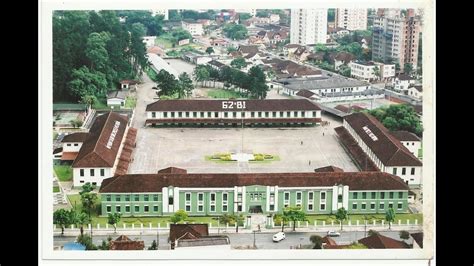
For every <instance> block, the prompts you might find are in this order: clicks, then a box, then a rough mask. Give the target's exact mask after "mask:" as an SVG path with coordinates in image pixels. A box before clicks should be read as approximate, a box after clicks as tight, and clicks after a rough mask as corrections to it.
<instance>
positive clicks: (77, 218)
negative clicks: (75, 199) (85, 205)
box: [69, 209, 89, 235]
mask: <svg viewBox="0 0 474 266" xmlns="http://www.w3.org/2000/svg"><path fill="white" fill-rule="evenodd" d="M69 217H70V222H71V224H75V225H76V226H77V227H79V228H80V232H81V235H83V234H84V224H86V223H87V222H89V217H87V214H85V213H83V212H78V211H77V210H74V209H73V210H70V211H69Z"/></svg>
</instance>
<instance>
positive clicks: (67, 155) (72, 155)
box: [61, 152, 78, 161]
mask: <svg viewBox="0 0 474 266" xmlns="http://www.w3.org/2000/svg"><path fill="white" fill-rule="evenodd" d="M77 154H78V152H63V154H62V156H61V161H74V160H75V159H76V157H77Z"/></svg>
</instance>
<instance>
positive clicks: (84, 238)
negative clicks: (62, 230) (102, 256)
mask: <svg viewBox="0 0 474 266" xmlns="http://www.w3.org/2000/svg"><path fill="white" fill-rule="evenodd" d="M76 242H77V243H80V244H82V245H84V246H85V247H86V250H97V246H96V245H94V242H93V241H92V237H91V236H89V235H79V236H78V237H77V239H76Z"/></svg>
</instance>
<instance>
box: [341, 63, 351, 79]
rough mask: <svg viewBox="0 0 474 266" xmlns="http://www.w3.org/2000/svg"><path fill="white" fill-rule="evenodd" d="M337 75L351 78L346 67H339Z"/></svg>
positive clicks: (349, 70)
mask: <svg viewBox="0 0 474 266" xmlns="http://www.w3.org/2000/svg"><path fill="white" fill-rule="evenodd" d="M339 73H341V75H343V76H345V77H350V76H351V68H350V67H348V66H346V65H341V66H339Z"/></svg>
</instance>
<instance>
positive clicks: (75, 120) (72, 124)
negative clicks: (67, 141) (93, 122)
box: [69, 118, 83, 128]
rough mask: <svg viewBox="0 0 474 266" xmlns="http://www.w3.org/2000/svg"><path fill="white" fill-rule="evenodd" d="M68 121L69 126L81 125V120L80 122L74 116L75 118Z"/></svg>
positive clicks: (76, 126)
mask: <svg viewBox="0 0 474 266" xmlns="http://www.w3.org/2000/svg"><path fill="white" fill-rule="evenodd" d="M69 123H71V126H72V127H73V128H78V127H81V126H82V123H83V122H82V120H80V119H77V118H76V119H73V120H70V121H69Z"/></svg>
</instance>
